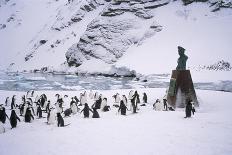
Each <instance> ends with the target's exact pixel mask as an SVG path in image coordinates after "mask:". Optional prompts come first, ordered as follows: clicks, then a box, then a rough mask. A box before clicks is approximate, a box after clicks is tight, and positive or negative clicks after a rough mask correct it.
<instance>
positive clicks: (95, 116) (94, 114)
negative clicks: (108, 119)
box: [92, 108, 100, 118]
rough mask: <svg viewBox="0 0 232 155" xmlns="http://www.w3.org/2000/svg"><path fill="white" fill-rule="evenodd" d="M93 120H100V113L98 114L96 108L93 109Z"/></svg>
mask: <svg viewBox="0 0 232 155" xmlns="http://www.w3.org/2000/svg"><path fill="white" fill-rule="evenodd" d="M92 118H100V116H99V113H98V112H97V109H96V108H93V116H92Z"/></svg>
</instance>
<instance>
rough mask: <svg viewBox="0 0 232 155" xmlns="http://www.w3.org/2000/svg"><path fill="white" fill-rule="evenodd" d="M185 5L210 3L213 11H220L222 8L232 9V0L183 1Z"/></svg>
mask: <svg viewBox="0 0 232 155" xmlns="http://www.w3.org/2000/svg"><path fill="white" fill-rule="evenodd" d="M182 1H183V3H184V5H188V4H191V3H193V2H208V3H210V7H211V8H212V11H213V12H215V11H219V10H220V9H221V8H232V0H182Z"/></svg>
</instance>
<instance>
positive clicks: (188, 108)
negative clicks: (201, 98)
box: [185, 100, 192, 118]
mask: <svg viewBox="0 0 232 155" xmlns="http://www.w3.org/2000/svg"><path fill="white" fill-rule="evenodd" d="M191 112H192V103H191V100H190V101H188V102H187V105H186V107H185V114H186V116H185V118H188V117H191Z"/></svg>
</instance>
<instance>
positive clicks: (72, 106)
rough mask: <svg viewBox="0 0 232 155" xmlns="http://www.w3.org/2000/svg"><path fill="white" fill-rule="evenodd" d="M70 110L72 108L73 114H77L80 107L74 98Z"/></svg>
mask: <svg viewBox="0 0 232 155" xmlns="http://www.w3.org/2000/svg"><path fill="white" fill-rule="evenodd" d="M70 108H71V110H72V113H73V114H76V113H77V109H78V107H77V103H76V102H75V101H74V98H73V97H72V101H71V102H70Z"/></svg>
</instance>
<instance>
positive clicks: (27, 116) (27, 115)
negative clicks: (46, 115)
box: [25, 107, 34, 123]
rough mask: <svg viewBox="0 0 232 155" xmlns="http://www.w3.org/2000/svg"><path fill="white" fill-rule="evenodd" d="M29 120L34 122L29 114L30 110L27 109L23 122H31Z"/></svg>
mask: <svg viewBox="0 0 232 155" xmlns="http://www.w3.org/2000/svg"><path fill="white" fill-rule="evenodd" d="M31 119H33V120H34V117H33V115H32V114H31V110H30V108H29V107H28V108H27V110H26V113H25V122H27V123H30V122H31Z"/></svg>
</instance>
